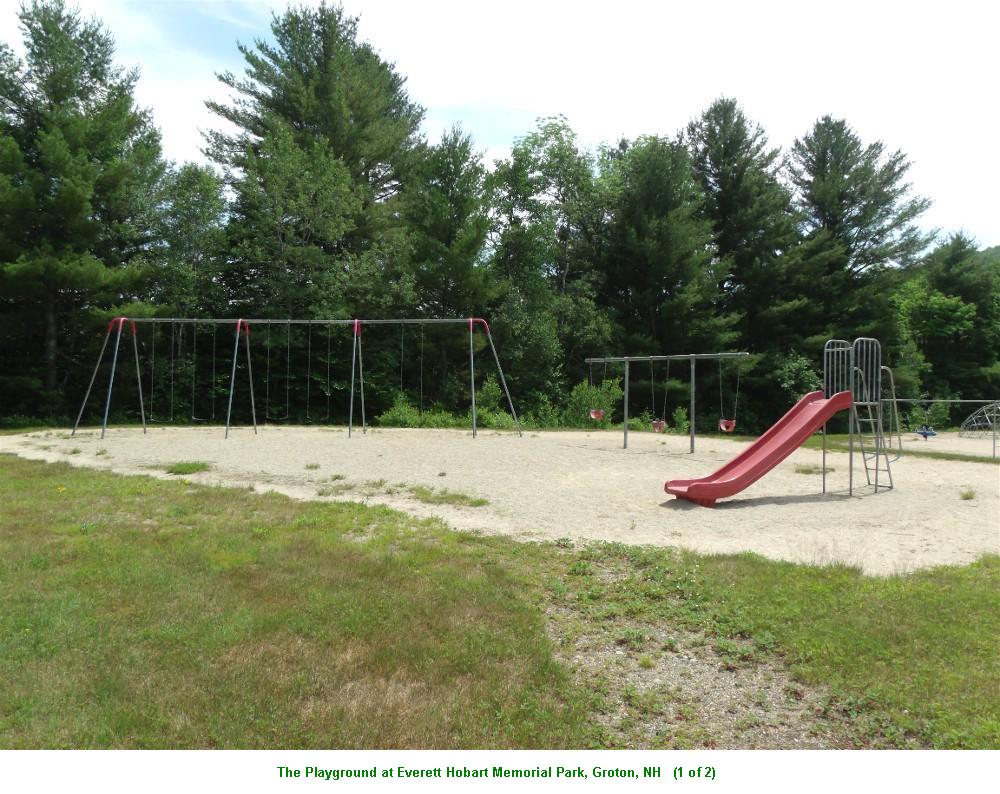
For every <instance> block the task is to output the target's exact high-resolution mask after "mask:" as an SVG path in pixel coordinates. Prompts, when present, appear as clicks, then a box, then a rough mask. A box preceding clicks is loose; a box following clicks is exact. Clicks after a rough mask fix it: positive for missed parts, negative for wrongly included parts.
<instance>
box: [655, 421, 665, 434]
mask: <svg viewBox="0 0 1000 794" xmlns="http://www.w3.org/2000/svg"><path fill="white" fill-rule="evenodd" d="M666 429H667V423H666V422H664V421H663V420H662V419H654V420H653V432H654V433H662V432H663V431H664V430H666Z"/></svg>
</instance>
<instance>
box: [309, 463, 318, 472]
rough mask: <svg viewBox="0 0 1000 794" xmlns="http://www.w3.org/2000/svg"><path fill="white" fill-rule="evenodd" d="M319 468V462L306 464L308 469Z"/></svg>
mask: <svg viewBox="0 0 1000 794" xmlns="http://www.w3.org/2000/svg"><path fill="white" fill-rule="evenodd" d="M318 468H319V464H318V463H307V464H306V469H308V470H309V471H315V470H316V469H318Z"/></svg>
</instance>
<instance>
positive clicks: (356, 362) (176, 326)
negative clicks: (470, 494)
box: [71, 317, 521, 438]
mask: <svg viewBox="0 0 1000 794" xmlns="http://www.w3.org/2000/svg"><path fill="white" fill-rule="evenodd" d="M459 323H460V324H463V325H465V326H466V328H467V329H468V331H467V332H468V335H469V389H470V394H471V418H472V435H473V437H475V436H476V435H477V417H476V356H475V333H476V330H477V328H478V329H479V330H480V331H481V332H482V334H483V335H485V337H486V341H487V343H488V344H489V347H490V351H491V352H492V354H493V361H494V362H495V364H496V367H497V373H498V375H499V376H500V384H501V386H502V387H503V391H504V394H505V395H506V397H507V404H508V406H509V407H510V412H511V415H512V417H513V419H514V424H515V427H516V428H517V432H518V435H521V424H520V421H519V420H518V417H517V412H516V410H515V409H514V402H513V400H512V399H511V396H510V390H509V389H508V387H507V379H506V377H505V376H504V372H503V368H502V367H501V366H500V357H499V355H498V353H497V349H496V345H495V344H494V342H493V335H492V333H491V331H490V326H489V323H488V322H487V321H486V320H484V319H482V318H479V317H462V318H428V319H385V320H362V319H337V320H295V319H284V320H281V319H253V320H247V319H242V318H241V319H233V320H229V319H197V318H179V317H142V318H140V317H136V318H129V317H116V318H115V319H113V320H111V322H109V323H108V327H107V332H106V333H105V335H104V342H103V343H102V345H101V350H100V353H99V354H98V357H97V363H96V364H95V365H94V371H93V373H92V374H91V377H90V382H89V384H88V385H87V391H86V394H85V395H84V398H83V403H82V405H81V406H80V412H79V413H78V414H77V417H76V422H75V424H74V425H73V432H72V433H71V435H75V434H76V431H77V429H78V428H79V426H80V421H81V419H82V418H83V414H84V411H85V410H86V407H87V403H88V401H89V400H90V395H91V392H92V391H93V388H94V383H95V381H96V380H97V375H98V372H99V370H100V368H101V364H102V363H103V361H104V358H105V353H106V352H107V349H108V345H109V342H110V340H111V339H112V336H113V337H114V346H113V354H112V356H111V368H110V376H109V379H108V390H107V395H106V398H105V402H104V412H103V418H102V422H101V438H104V436H105V433H106V432H107V425H108V416H109V413H110V408H111V395H112V392H113V390H114V383H115V374H116V371H117V368H118V359H119V352H120V349H121V341H122V336H124V335H126V332H129V333H130V335H131V337H132V349H133V354H134V358H135V372H136V387H137V393H138V398H139V412H140V417H141V419H142V430H143V433H145V432H146V429H147V410H146V409H147V406H148V409H149V411H148V421H149V422H150V423H172V422H173V421H174V419H175V386H176V381H177V369H178V366H177V363H178V361H181V362H182V363H183V368H182V371H183V370H184V369H189V371H190V378H189V380H190V387H191V402H190V414H191V420H192V421H194V422H210V421H214V420H215V418H216V408H217V402H218V396H219V394H220V393H224V392H223V391H222V389H221V388H220V386H221V385H222V384H220V381H219V378H218V373H217V371H216V364H217V361H218V358H219V354H218V345H217V333H216V331H217V329H218V327H219V326H231V327H233V329H234V336H233V347H232V365H231V368H230V375H229V387H228V404H227V407H226V424H225V428H226V429H225V437H226V438H228V437H229V428H230V426H231V421H232V408H233V396H234V393H235V390H236V370H237V364H238V361H239V358H240V341H241V339H242V341H243V349H244V353H245V358H246V373H247V381H248V385H249V395H250V409H251V418H252V422H253V430H254V433H255V434H256V433H257V406H256V401H255V398H254V376H253V361H252V358H251V354H250V326H251V325H256V326H260V325H263V326H264V327H265V330H264V346H265V355H264V358H265V375H264V413H263V420H264V421H265V422H269V421H277V422H281V421H288V420H290V419H291V384H292V380H293V378H292V363H291V362H292V326H293V325H305V326H306V334H305V336H306V360H307V363H306V382H305V419H306V421H307V422H309V421H312V420H313V416H312V413H311V410H312V402H313V400H312V382H313V380H314V378H313V358H314V354H313V347H314V345H313V336H314V333H313V326H321V327H325V328H326V386H325V390H324V392H325V396H326V416H325V417H324V419H323V421H325V422H329V420H330V418H331V415H332V412H331V408H332V406H331V397H332V393H333V388H332V361H333V355H332V344H333V330H334V327H335V326H349V327H350V329H351V332H352V334H351V336H352V342H351V377H350V401H349V403H348V424H347V434H348V436H350V435H351V434H352V431H353V428H354V404H355V399H354V395H355V383H356V382H357V384H358V387H359V394H360V405H361V426H362V432H363V433H364V432H367V418H366V416H365V376H364V359H363V352H362V348H363V346H362V331H363V329H364V327H365V326H376V325H399V326H400V363H399V379H400V380H399V383H400V390H401V391H402V389H403V374H404V373H403V370H404V363H405V361H406V356H405V346H404V338H405V328H406V326H407V325H418V326H420V355H419V360H420V410H421V412H422V411H423V403H424V326H426V325H447V324H459ZM141 324H149V325H151V326H152V327H151V331H150V334H149V347H148V355H147V356H146V359H147V360H148V362H149V387H148V391H147V394H148V397H149V399H148V402H147V401H146V400H144V398H143V373H142V364H141V362H140V355H139V348H140V342H139V334H138V331H137V325H141ZM163 325H169V326H170V336H169V340H170V341H169V344H170V351H169V368H168V371H169V388H166V387H164V388H163V389H162V390H164V391H166V392H167V394H168V395H169V413H166V414H164V415H163V416H162V418H159V419H157V418H154V404H153V403H154V395H155V388H154V387H155V375H156V372H157V368H156V348H157V338H158V337H165V334H164V333H158V328H159V326H163ZM272 325H278V326H281V325H284V326H285V334H284V339H283V340H280V341H279V342H278V343H277V344H279V345H280V344H281V342H283V343H284V348H285V350H284V354H285V355H284V359H285V362H284V363H285V366H284V370H285V372H284V392H285V400H284V402H285V405H284V414H283V415H282V413H281V407H280V402H279V403H276V408H277V413H275V412H273V411H272V406H271V403H272V387H271V378H272V370H275V371H276V370H277V369H278V368H279V367H280V360H279V362H278V363H277V367H272V359H274V358H277V357H278V356H280V353H279V354H277V356H276V355H273V354H272V334H271V326H272ZM199 326H202V327H204V326H211V329H212V335H211V340H212V341H211V408H210V415H209V413H208V412H207V411H203V412H202V415H199V414H198V412H197V410H196V392H197V387H198V385H199V377H198V357H199V345H198V328H199ZM187 329H190V350H189V352H187V353H185V351H184V340H185V337H186V332H187ZM255 336H256V335H255ZM145 348H146V345H145V344H143V349H145ZM258 355H259V354H258ZM203 368H204V367H203ZM201 382H202V383H203V382H204V377H202V379H201ZM275 396H277V395H275ZM279 400H280V398H279Z"/></svg>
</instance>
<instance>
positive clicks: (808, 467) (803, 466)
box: [795, 463, 836, 474]
mask: <svg viewBox="0 0 1000 794" xmlns="http://www.w3.org/2000/svg"><path fill="white" fill-rule="evenodd" d="M826 470H827V472H831V471H836V469H834V468H833V466H827V467H826ZM795 473H796V474H822V473H823V467H822V466H817V465H815V464H813V463H796V464H795Z"/></svg>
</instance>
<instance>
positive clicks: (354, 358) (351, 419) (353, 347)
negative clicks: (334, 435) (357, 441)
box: [347, 320, 359, 438]
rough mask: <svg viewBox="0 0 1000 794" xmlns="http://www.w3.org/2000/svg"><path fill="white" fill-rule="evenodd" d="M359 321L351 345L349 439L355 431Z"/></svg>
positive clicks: (355, 325)
mask: <svg viewBox="0 0 1000 794" xmlns="http://www.w3.org/2000/svg"><path fill="white" fill-rule="evenodd" d="M358 333H359V331H358V321H357V320H355V321H354V342H353V343H352V345H351V401H350V403H349V404H348V408H347V437H348V438H350V437H351V431H352V430H353V429H354V369H355V366H356V365H355V362H356V361H357V360H358Z"/></svg>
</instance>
